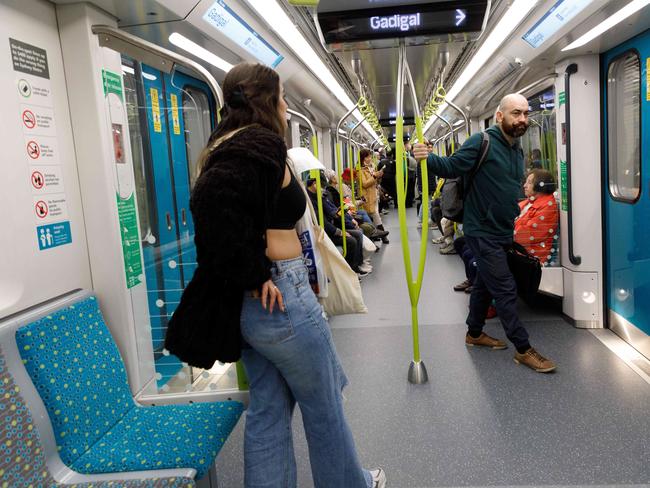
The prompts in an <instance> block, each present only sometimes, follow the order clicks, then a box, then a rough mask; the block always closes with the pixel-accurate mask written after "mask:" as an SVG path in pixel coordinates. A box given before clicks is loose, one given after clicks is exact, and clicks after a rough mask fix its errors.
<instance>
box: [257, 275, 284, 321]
mask: <svg viewBox="0 0 650 488" xmlns="http://www.w3.org/2000/svg"><path fill="white" fill-rule="evenodd" d="M253 296H255V297H256V298H257V297H259V296H260V292H258V291H255V292H254V293H253ZM261 297H262V307H263V308H264V310H266V305H267V300H268V305H269V313H273V308H274V307H275V304H276V303H277V304H278V307H279V308H280V310H282V311H283V312H284V300H283V299H282V293H281V292H280V289H279V288H278V287H277V286H275V283H273V281H272V280H267V281H265V282H264V284H263V285H262V292H261Z"/></svg>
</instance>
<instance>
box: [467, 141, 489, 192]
mask: <svg viewBox="0 0 650 488" xmlns="http://www.w3.org/2000/svg"><path fill="white" fill-rule="evenodd" d="M489 152H490V134H488V133H487V132H486V131H483V132H481V149H480V150H479V153H478V154H479V157H478V159H477V160H476V162H475V163H474V167H473V168H472V171H470V173H469V176H468V177H467V185H466V189H465V196H467V194H468V193H469V191H470V190H471V189H472V183H473V182H474V176H476V173H478V170H479V169H481V165H482V164H483V162H484V161H485V160H486V159H487V155H488V153H489Z"/></svg>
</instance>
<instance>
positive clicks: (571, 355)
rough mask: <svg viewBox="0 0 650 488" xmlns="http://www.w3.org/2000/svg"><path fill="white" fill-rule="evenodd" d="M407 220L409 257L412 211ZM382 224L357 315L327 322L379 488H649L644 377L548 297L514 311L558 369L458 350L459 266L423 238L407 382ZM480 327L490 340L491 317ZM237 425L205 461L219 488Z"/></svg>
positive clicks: (406, 326)
mask: <svg viewBox="0 0 650 488" xmlns="http://www.w3.org/2000/svg"><path fill="white" fill-rule="evenodd" d="M408 218H409V224H410V227H409V234H410V236H409V241H410V244H411V248H412V250H413V251H412V252H413V253H414V255H415V256H417V255H418V242H419V231H418V230H416V228H415V222H416V219H415V213H414V211H413V210H412V209H411V210H410V212H409V216H408ZM385 224H386V227H387V228H388V229H389V230H390V231H391V235H390V240H391V243H390V244H388V245H386V246H384V247H383V249H382V250H381V251H380V252H379V253H377V254H376V255H375V257H374V259H373V264H374V267H375V271H374V272H373V273H372V274H371V275H369V276H367V277H365V278H364V279H363V291H364V297H365V301H366V304H367V305H368V309H369V313H368V314H367V315H355V316H342V317H335V318H333V319H332V320H331V321H330V323H331V326H332V329H333V336H334V340H335V343H336V347H337V349H338V353H339V356H340V358H341V361H342V363H343V366H344V368H345V370H346V373H347V375H348V378H349V379H350V385H349V386H348V387H347V389H346V390H345V396H346V398H347V401H346V404H345V408H346V414H347V418H348V422H349V424H350V426H351V428H352V431H353V433H354V435H355V440H356V444H357V449H358V452H359V456H360V457H361V459H362V461H363V464H364V465H365V466H367V467H373V466H382V467H384V469H385V470H386V473H387V477H388V486H389V487H391V488H407V487H409V488H410V487H413V488H415V487H456V486H458V487H460V486H464V487H479V486H500V487H523V486H526V487H531V486H540V487H541V486H544V487H553V488H558V487H566V486H571V487H574V486H584V487H586V486H628V487H629V486H639V487H640V486H650V422H648V420H647V418H646V416H647V415H648V412H649V409H648V407H649V406H650V385H649V384H648V383H646V382H645V381H644V380H643V379H642V378H641V377H640V376H638V375H637V374H636V373H635V372H634V371H633V370H632V369H630V368H629V367H628V366H627V365H626V364H625V363H624V362H623V361H622V360H621V359H619V358H618V357H617V356H616V355H614V354H613V353H612V352H611V351H610V350H609V349H607V348H606V347H605V346H604V345H603V344H602V343H601V342H600V341H599V340H598V339H597V338H596V337H595V336H594V335H593V334H592V333H590V332H589V331H587V330H580V329H576V328H574V327H572V326H571V325H569V324H568V323H567V322H565V321H564V320H563V319H562V318H561V316H560V314H559V308H558V304H557V303H556V302H555V301H553V300H541V301H540V303H539V304H536V305H535V306H533V307H532V308H531V307H529V306H527V305H525V304H523V303H521V304H520V312H521V317H522V319H523V320H524V323H525V325H526V327H527V329H528V331H529V333H530V335H531V343H532V344H533V345H534V346H535V347H536V348H537V349H538V350H540V351H541V352H542V353H543V354H545V355H547V356H549V357H551V358H552V359H553V360H555V361H556V362H557V363H558V369H557V371H556V372H555V373H553V374H548V375H543V374H539V373H535V372H533V371H532V370H529V369H527V368H525V367H522V366H517V365H516V364H515V363H514V362H513V360H512V355H513V348H512V347H510V348H508V349H506V350H505V351H484V350H468V349H467V348H466V347H465V346H464V334H465V326H464V319H465V316H466V313H467V304H468V297H467V295H465V294H463V293H455V292H454V291H453V290H452V289H451V286H452V285H453V284H455V283H457V282H459V281H462V279H463V278H464V273H463V267H462V263H461V261H460V259H459V258H458V256H442V255H440V254H439V253H438V250H437V248H438V247H437V246H434V245H433V244H429V250H428V256H427V263H426V269H425V280H424V284H423V287H422V295H421V299H420V307H419V314H420V324H421V325H420V350H421V355H422V360H423V361H424V363H425V364H426V367H427V369H428V372H429V382H428V383H427V384H425V385H417V386H416V385H411V384H409V383H408V382H407V380H406V373H407V369H408V365H409V362H410V360H411V355H412V342H411V333H410V332H411V311H410V304H409V300H408V294H407V290H406V282H405V277H404V268H403V261H402V251H401V245H400V238H399V229H398V226H397V216H396V211H391V213H390V214H389V215H388V216H387V217H386V218H385ZM436 235H437V234H436ZM486 332H488V333H489V334H491V335H494V336H496V337H499V338H504V333H503V329H502V328H501V325H500V323H499V322H498V320H491V321H489V322H488V325H487V327H486ZM244 423H245V416H244V417H242V421H240V423H239V424H238V426H237V427H236V429H235V431H234V432H233V433H232V435H231V436H230V437H229V439H228V441H227V443H226V445H225V447H224V448H223V450H222V451H221V453H220V455H219V458H218V460H217V467H218V475H219V482H220V487H222V488H230V487H242V486H243V430H244ZM294 436H295V449H296V460H297V463H298V485H299V486H300V487H310V486H313V483H312V481H311V474H310V468H309V456H308V452H307V444H306V441H305V437H304V434H303V431H302V423H301V419H300V414H299V412H297V415H296V418H295V421H294ZM333 488H339V487H333ZM341 488H345V487H341Z"/></svg>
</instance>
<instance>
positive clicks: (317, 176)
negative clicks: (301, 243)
mask: <svg viewBox="0 0 650 488" xmlns="http://www.w3.org/2000/svg"><path fill="white" fill-rule="evenodd" d="M311 148H312V151H313V152H314V157H315V158H316V159H318V139H317V138H316V134H312V136H311ZM309 174H310V176H311V177H312V178H314V179H315V180H316V181H317V183H316V188H318V224H319V225H320V226H321V227H324V226H323V193H322V192H321V190H320V171H318V170H317V169H313V170H311V171H310V172H309Z"/></svg>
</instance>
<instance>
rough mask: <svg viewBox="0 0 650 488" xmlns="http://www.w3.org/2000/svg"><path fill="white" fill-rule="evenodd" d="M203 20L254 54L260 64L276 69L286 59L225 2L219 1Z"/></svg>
mask: <svg viewBox="0 0 650 488" xmlns="http://www.w3.org/2000/svg"><path fill="white" fill-rule="evenodd" d="M203 20H205V21H206V22H208V23H209V24H210V25H212V26H213V27H214V28H215V29H217V30H218V31H219V32H221V33H222V34H224V35H225V36H226V37H227V38H228V39H230V40H231V41H233V42H235V43H236V44H237V45H238V46H240V47H242V48H244V49H245V50H246V51H248V52H249V53H250V54H252V55H253V56H254V57H255V58H256V59H257V60H258V61H259V62H260V63H263V64H265V65H267V66H270V67H271V68H275V67H276V66H277V65H278V64H280V61H282V60H283V59H284V57H283V56H282V55H281V54H280V53H279V52H277V51H276V50H275V49H273V48H272V47H271V45H270V44H269V43H268V42H266V41H265V40H264V39H263V38H262V37H261V36H260V35H259V34H258V33H257V32H255V31H254V30H253V29H252V28H251V27H250V26H249V25H248V24H247V23H246V22H244V21H243V20H242V19H241V17H239V16H238V15H237V14H236V13H235V12H233V11H232V10H231V9H230V8H229V7H228V6H227V5H226V4H225V3H224V2H223V0H217V1H216V2H215V3H214V4H213V5H212V7H210V8H209V9H208V10H207V12H206V13H205V14H204V15H203Z"/></svg>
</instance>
